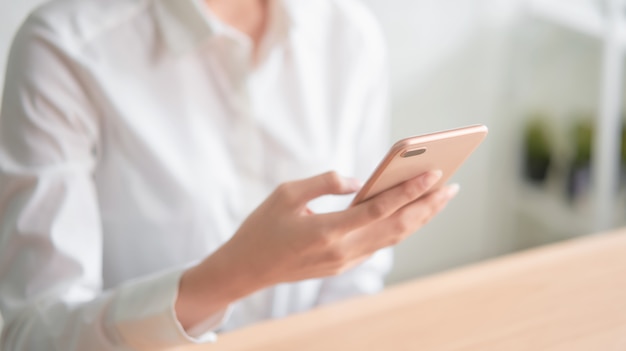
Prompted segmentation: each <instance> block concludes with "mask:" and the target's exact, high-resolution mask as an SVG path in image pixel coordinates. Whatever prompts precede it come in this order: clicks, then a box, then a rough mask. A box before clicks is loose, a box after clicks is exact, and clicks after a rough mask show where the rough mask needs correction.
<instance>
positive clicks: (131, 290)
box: [112, 269, 230, 350]
mask: <svg viewBox="0 0 626 351" xmlns="http://www.w3.org/2000/svg"><path fill="white" fill-rule="evenodd" d="M183 272H184V269H178V270H175V271H168V272H165V273H160V274H156V275H152V276H149V277H146V278H143V279H141V280H137V281H132V282H130V283H128V284H125V285H123V286H122V287H120V288H119V289H118V290H117V291H116V293H115V297H114V299H113V306H112V307H113V324H114V325H115V328H116V329H117V332H118V334H119V335H120V336H121V338H122V340H123V341H124V343H126V344H127V345H128V346H130V347H132V348H134V349H137V350H160V349H166V348H171V347H177V346H184V345H190V344H201V343H207V342H215V341H216V340H217V335H216V334H215V332H214V330H216V329H217V328H219V327H220V326H221V325H222V324H223V322H224V320H225V319H226V317H227V315H228V314H229V312H230V308H226V309H224V310H221V311H219V312H217V313H215V314H214V315H212V316H210V317H209V318H207V320H205V321H204V322H203V323H200V325H198V326H197V327H195V328H193V329H192V330H190V331H188V332H185V330H184V329H183V327H182V325H181V324H180V323H179V322H178V320H177V318H176V313H175V311H174V304H175V302H176V298H177V295H178V286H179V282H180V278H181V276H182V274H183Z"/></svg>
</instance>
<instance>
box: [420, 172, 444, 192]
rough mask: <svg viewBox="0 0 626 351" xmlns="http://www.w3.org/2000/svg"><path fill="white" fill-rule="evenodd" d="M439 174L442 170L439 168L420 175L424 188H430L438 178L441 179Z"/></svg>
mask: <svg viewBox="0 0 626 351" xmlns="http://www.w3.org/2000/svg"><path fill="white" fill-rule="evenodd" d="M441 175H442V172H441V171H440V170H436V171H431V172H428V173H426V175H425V176H424V177H422V184H423V185H424V187H426V188H431V187H432V186H433V185H435V183H437V182H438V181H439V179H441Z"/></svg>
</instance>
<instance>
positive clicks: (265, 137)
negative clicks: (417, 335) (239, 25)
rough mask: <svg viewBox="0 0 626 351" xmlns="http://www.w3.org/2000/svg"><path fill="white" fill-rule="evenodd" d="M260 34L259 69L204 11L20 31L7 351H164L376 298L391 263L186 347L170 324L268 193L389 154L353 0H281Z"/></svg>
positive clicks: (185, 2)
mask: <svg viewBox="0 0 626 351" xmlns="http://www.w3.org/2000/svg"><path fill="white" fill-rule="evenodd" d="M270 23H271V24H270V27H269V29H268V32H267V33H266V36H265V39H264V42H263V44H262V47H261V52H260V56H259V60H258V61H257V63H256V64H255V65H252V64H251V62H252V59H251V55H250V50H251V43H250V40H249V39H248V38H247V37H246V36H244V35H242V34H241V33H240V32H238V31H236V30H234V29H233V28H231V27H229V26H227V25H225V24H224V23H222V22H220V21H219V20H218V19H216V18H215V17H214V16H212V15H211V13H210V11H208V9H207V8H205V6H204V5H203V3H202V2H201V1H199V0H195V1H194V0H62V1H53V2H51V3H49V4H47V5H45V6H44V7H42V8H39V9H37V10H36V11H35V12H34V13H33V14H32V15H31V16H30V17H29V18H28V20H27V21H26V23H25V24H24V25H23V27H22V28H21V30H20V31H19V33H18V35H17V37H16V38H15V41H14V45H13V47H12V51H11V55H10V58H9V64H8V74H7V78H6V87H5V95H4V99H3V102H2V111H1V113H0V307H1V309H2V314H3V315H4V317H5V322H6V325H5V330H4V334H3V335H4V336H3V339H2V342H1V343H0V344H1V345H2V346H4V350H6V351H13V350H52V349H56V350H63V351H73V350H82V351H84V350H127V349H136V350H159V349H163V348H166V347H171V346H175V345H185V344H188V343H199V342H205V341H207V340H212V339H214V336H215V335H214V334H213V333H212V332H213V331H216V330H218V329H219V328H221V330H231V329H234V328H238V327H241V326H244V325H247V324H250V323H253V322H257V321H261V320H263V319H268V318H276V317H281V316H284V315H287V314H290V313H294V312H299V311H304V310H307V309H310V308H313V307H315V306H318V305H320V304H324V303H327V302H330V301H335V300H338V299H341V298H344V297H347V296H352V295H354V294H359V293H371V292H375V291H378V290H379V289H381V287H382V285H383V283H382V278H383V275H384V274H385V273H386V272H387V271H388V270H389V268H390V263H391V258H390V252H389V251H388V250H387V251H381V252H379V253H378V254H376V255H375V256H374V257H373V258H372V259H370V260H369V261H368V262H366V263H365V264H363V265H361V266H359V267H358V268H356V269H354V270H352V271H350V272H347V273H346V274H344V275H341V276H338V277H333V278H327V279H315V280H309V281H303V282H298V283H294V284H283V285H279V286H278V287H272V288H269V289H266V290H263V291H259V292H258V293H256V294H253V295H252V296H250V297H248V298H245V299H243V300H242V301H239V302H237V303H235V304H233V306H231V307H232V311H231V313H225V311H223V312H220V313H218V314H216V315H215V316H212V317H211V318H209V320H207V321H206V323H203V324H202V326H201V327H199V328H196V330H192V331H190V332H188V333H187V332H185V331H184V330H183V329H182V328H181V326H180V324H179V323H178V322H177V320H176V317H175V314H174V312H173V303H174V301H175V299H176V294H177V289H178V282H179V278H180V276H181V273H182V272H183V271H184V269H185V268H186V267H189V266H190V265H192V264H194V262H197V261H198V260H201V259H202V258H204V257H206V256H207V255H210V254H211V252H213V251H214V250H216V249H217V248H218V247H219V246H221V245H222V244H223V243H224V242H225V241H227V240H228V239H229V238H230V237H231V235H232V234H233V233H234V232H235V231H236V230H237V228H238V226H239V224H240V223H241V222H242V221H243V220H244V219H245V217H246V216H247V215H248V214H249V213H250V212H251V211H252V210H253V209H254V208H255V207H256V206H257V205H258V204H259V203H260V202H261V201H262V200H263V199H264V198H265V197H266V196H268V195H269V193H270V192H271V191H273V189H274V188H275V187H276V186H277V185H278V184H279V183H281V182H284V181H288V180H293V179H297V178H303V177H309V176H312V175H316V174H319V173H322V172H325V171H327V170H337V171H338V172H340V173H342V174H344V175H355V176H357V177H360V178H361V179H364V178H366V177H367V176H368V175H369V173H370V172H371V171H372V170H373V168H374V166H375V165H376V163H377V162H378V161H379V159H380V158H381V157H382V155H383V152H384V151H385V149H386V147H387V144H386V141H387V140H386V136H387V116H386V112H387V111H386V99H387V91H386V86H387V84H386V80H387V76H386V69H385V66H386V60H385V50H384V44H383V41H382V38H381V35H380V32H379V29H378V27H377V25H376V24H375V22H374V20H373V18H372V16H371V15H370V14H369V13H368V12H367V11H366V10H365V9H364V8H363V7H362V5H360V4H359V3H358V2H356V1H354V0H315V1H304V0H281V1H274V2H273V3H272V10H271V21H270ZM348 201H349V199H345V198H332V197H329V198H322V199H320V200H318V201H315V202H314V203H313V204H312V207H313V209H314V210H317V211H330V210H338V209H342V208H344V207H345V206H346V204H347V203H348ZM276 264H281V263H280V262H276ZM215 288H216V289H219V286H216V287H215ZM53 345H54V346H53Z"/></svg>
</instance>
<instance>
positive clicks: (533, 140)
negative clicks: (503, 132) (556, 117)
mask: <svg viewBox="0 0 626 351" xmlns="http://www.w3.org/2000/svg"><path fill="white" fill-rule="evenodd" d="M551 161H552V144H551V142H550V132H549V127H548V124H547V118H546V117H545V116H544V115H541V114H535V115H533V116H532V117H531V118H530V119H529V121H528V123H527V124H526V128H525V131H524V176H525V177H526V179H528V180H529V181H531V182H533V183H543V182H544V181H545V179H546V177H547V175H548V170H549V169H550V164H551Z"/></svg>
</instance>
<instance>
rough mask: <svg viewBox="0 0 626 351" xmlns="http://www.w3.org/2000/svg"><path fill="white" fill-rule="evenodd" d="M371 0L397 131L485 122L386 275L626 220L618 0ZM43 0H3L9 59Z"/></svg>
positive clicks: (624, 37)
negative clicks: (443, 195)
mask: <svg viewBox="0 0 626 351" xmlns="http://www.w3.org/2000/svg"><path fill="white" fill-rule="evenodd" d="M363 1H364V3H365V4H366V5H367V6H369V7H370V8H371V9H372V10H373V12H374V14H375V15H376V16H377V17H378V19H379V21H380V23H381V25H382V28H383V30H384V31H385V34H386V36H387V40H388V45H389V53H390V68H391V78H392V89H393V139H397V138H400V137H405V136H408V135H414V134H421V133H426V132H432V131H437V130H441V129H448V128H454V127H459V126H463V125H469V124H476V123H484V124H486V125H488V126H489V128H490V135H489V137H488V138H487V140H486V142H485V143H484V144H483V145H482V146H481V147H480V148H479V149H478V151H477V152H476V153H475V154H474V155H473V156H472V157H471V158H470V159H469V160H468V162H467V163H466V164H465V165H464V166H463V167H462V168H461V170H460V171H459V173H458V174H457V175H456V176H455V180H456V181H458V182H459V183H461V187H462V190H461V193H460V194H459V197H458V198H457V199H455V201H454V202H453V203H452V204H451V205H449V207H448V209H447V210H446V211H445V212H444V213H443V214H442V215H440V216H439V217H438V218H436V219H435V220H434V222H432V223H430V224H429V225H428V226H427V227H426V228H424V229H423V230H421V231H420V232H419V233H418V234H417V235H414V236H413V237H411V238H410V239H408V240H407V241H406V242H404V243H402V244H401V245H399V247H398V248H397V250H396V265H395V268H394V270H393V272H392V274H391V275H390V276H389V279H388V282H389V283H390V284H394V283H397V282H401V281H404V280H407V279H411V278H415V277H418V276H422V275H425V274H431V273H433V272H437V271H441V270H445V269H449V268H452V267H455V266H459V265H464V264H468V263H472V262H476V261H480V260H484V259H488V258H491V257H494V256H498V255H502V254H506V253H510V252H514V251H518V250H522V249H527V248H530V247H534V246H538V245H544V244H549V243H553V242H556V241H560V240H567V239H570V238H574V237H577V236H581V235H589V234H591V233H594V232H598V231H602V230H606V229H610V228H613V227H617V226H620V225H622V224H624V222H626V209H625V207H626V206H625V204H626V199H625V196H624V184H623V183H624V182H623V178H625V177H624V174H626V173H625V172H624V169H625V168H624V166H623V165H624V164H625V163H626V152H625V151H623V150H626V146H625V145H626V144H624V142H623V138H622V135H623V134H625V133H624V132H623V127H622V111H623V109H622V99H621V98H622V96H623V93H622V81H623V78H624V73H623V70H622V66H623V62H624V59H623V57H622V47H623V46H624V45H626V20H624V19H623V18H622V16H623V15H624V14H626V10H625V9H624V8H623V7H621V6H620V4H619V3H620V2H621V1H614V2H613V1H601V0H567V1H566V0H363ZM42 2H44V1H42V0H20V1H14V0H0V66H2V67H4V65H5V62H6V55H7V51H8V48H9V45H10V42H11V38H12V36H13V34H14V32H15V30H16V29H17V27H18V25H19V24H20V23H21V21H22V20H23V18H24V17H25V15H26V14H27V13H28V12H29V11H30V10H31V9H32V8H33V7H34V6H36V5H38V4H39V3H42ZM3 77H4V72H3V71H2V72H1V73H0V81H3ZM0 89H1V88H0Z"/></svg>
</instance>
